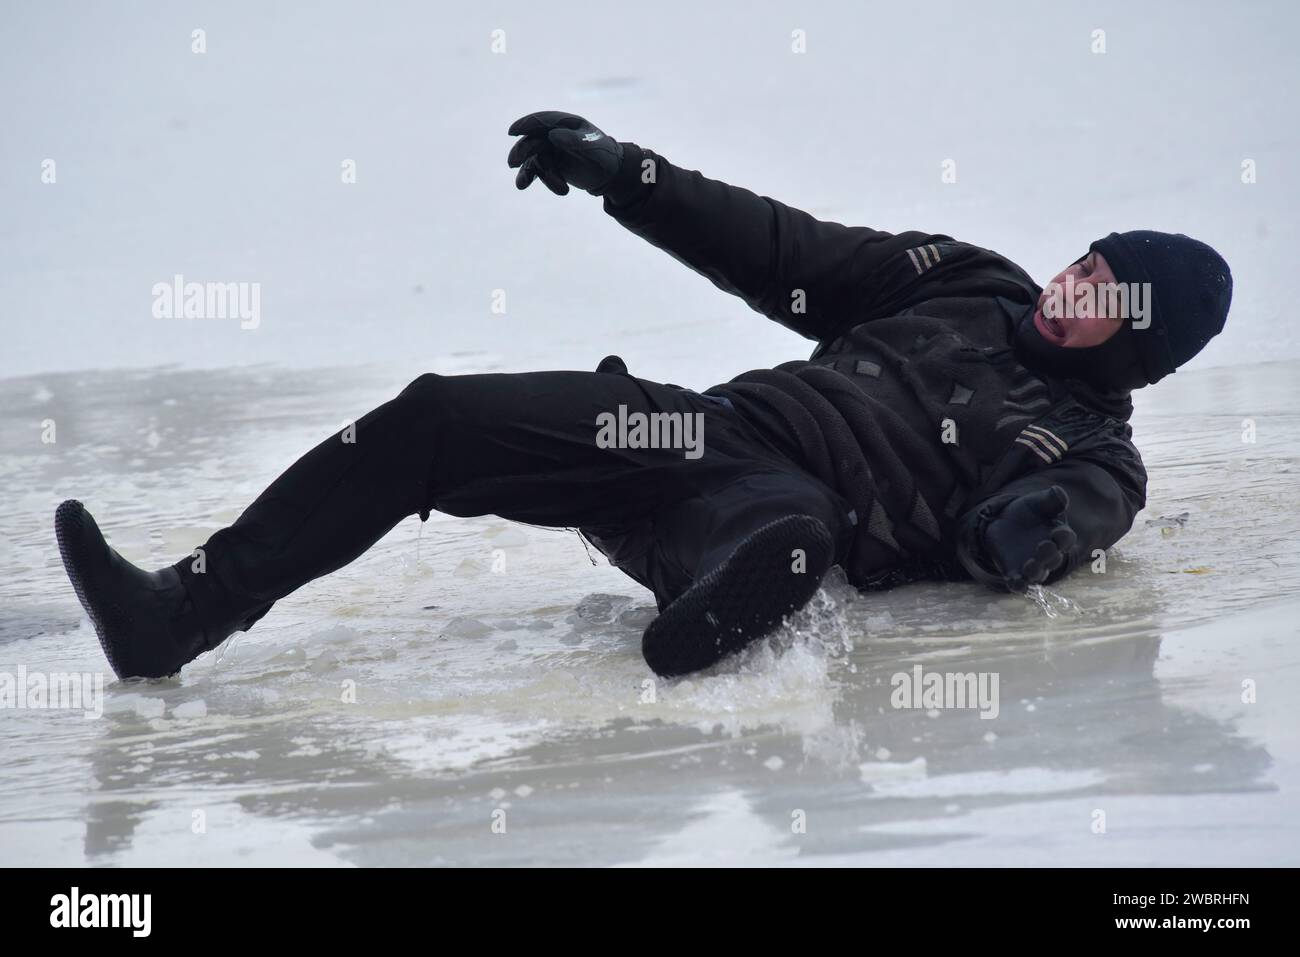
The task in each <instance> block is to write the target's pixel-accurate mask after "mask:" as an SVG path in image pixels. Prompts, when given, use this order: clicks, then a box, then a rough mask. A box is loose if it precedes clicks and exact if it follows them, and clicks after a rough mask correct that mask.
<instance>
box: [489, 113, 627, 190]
mask: <svg viewBox="0 0 1300 957" xmlns="http://www.w3.org/2000/svg"><path fill="white" fill-rule="evenodd" d="M509 132H510V135H511V136H522V137H523V139H521V140H517V141H516V142H515V145H514V146H513V147H512V148H511V150H510V156H509V158H508V159H507V161H506V162H508V163H509V164H510V168H511V169H516V168H517V169H518V170H519V175H517V176H516V177H515V185H516V186H518V187H519V188H520V189H527V188H528V186H529V184H531V183H532V181H533V180H534V179H535V178H536V179H540V180H541V181H542V182H543V183H545V184H546V185H547V187H548V188H549V189H550V191H551V192H552V193H555V194H556V195H559V196H563V195H564V194H565V193H567V192H568V191H569V185H570V184H572V185H574V186H577V187H578V188H579V189H585V190H586V191H587V192H589V193H593V194H595V195H597V196H599V195H600V192H601V190H602V189H604V188H605V187H606V186H608V185H609V184H610V182H611V181H612V180H613V179H614V175H615V174H616V173H617V172H618V171H619V167H620V166H621V165H622V163H623V145H622V144H621V143H619V142H618V140H615V139H611V138H610V137H609V136H607V135H605V133H603V132H602V131H600V130H598V129H596V127H594V126H592V125H591V124H590V123H589V122H587V121H586V120H584V119H583V118H582V117H581V116H574V115H573V114H572V113H559V112H556V111H555V110H543V111H542V112H541V113H529V114H528V115H527V116H524V117H520V118H519V119H517V120H515V121H514V122H513V123H511V124H510V131H509Z"/></svg>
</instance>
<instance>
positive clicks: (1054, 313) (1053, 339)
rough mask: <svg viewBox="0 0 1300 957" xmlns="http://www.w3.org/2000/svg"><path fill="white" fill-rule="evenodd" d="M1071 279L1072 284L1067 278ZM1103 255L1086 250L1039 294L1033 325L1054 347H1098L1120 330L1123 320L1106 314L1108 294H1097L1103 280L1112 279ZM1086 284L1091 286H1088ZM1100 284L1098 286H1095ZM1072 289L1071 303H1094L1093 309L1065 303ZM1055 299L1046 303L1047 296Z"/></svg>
mask: <svg viewBox="0 0 1300 957" xmlns="http://www.w3.org/2000/svg"><path fill="white" fill-rule="evenodd" d="M1070 277H1072V278H1073V285H1072V286H1071V285H1070V284H1068V283H1067V279H1068V278H1070ZM1115 281H1116V280H1115V274H1114V273H1113V272H1111V269H1110V264H1109V263H1107V262H1106V257H1104V256H1103V255H1102V254H1101V253H1099V252H1097V251H1095V250H1094V251H1092V252H1089V253H1088V255H1086V256H1084V257H1083V258H1082V259H1080V260H1079V261H1078V262H1077V263H1075V264H1074V265H1072V266H1070V267H1069V268H1067V269H1065V270H1063V271H1062V272H1060V273H1058V274H1057V275H1056V276H1055V277H1054V278H1053V279H1052V280H1051V282H1049V283H1048V284H1047V286H1046V288H1044V289H1043V294H1042V295H1041V296H1039V297H1038V307H1037V308H1036V309H1035V310H1034V327H1035V328H1036V329H1038V334H1039V335H1040V336H1042V337H1043V338H1044V339H1046V340H1047V341H1048V342H1050V343H1051V344H1052V345H1054V346H1064V347H1065V348H1067V349H1082V348H1084V347H1086V346H1099V345H1101V344H1102V343H1103V342H1105V341H1106V340H1107V339H1109V338H1110V337H1111V336H1113V335H1115V333H1117V332H1118V331H1119V327H1120V325H1121V324H1122V322H1123V320H1122V318H1121V317H1119V316H1114V317H1112V316H1109V315H1107V314H1106V313H1107V305H1108V300H1109V297H1107V296H1106V295H1099V293H1102V292H1103V290H1104V288H1105V287H1104V284H1105V283H1113V282H1115ZM1087 286H1092V287H1094V288H1091V289H1088V288H1085V287H1087ZM1097 287H1100V288H1097ZM1071 289H1073V294H1072V295H1073V302H1074V303H1084V302H1088V301H1091V302H1092V303H1095V304H1096V306H1095V307H1094V308H1091V309H1089V308H1083V309H1081V308H1075V307H1073V306H1071V305H1070V304H1068V303H1067V301H1066V300H1067V294H1068V293H1069V291H1070V290H1071ZM1053 297H1055V301H1054V302H1052V303H1050V304H1049V299H1052V298H1053Z"/></svg>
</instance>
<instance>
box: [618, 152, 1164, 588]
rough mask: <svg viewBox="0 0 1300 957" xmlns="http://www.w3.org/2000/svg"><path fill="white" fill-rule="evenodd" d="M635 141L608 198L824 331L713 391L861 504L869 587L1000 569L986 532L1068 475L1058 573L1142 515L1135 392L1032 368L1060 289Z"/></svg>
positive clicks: (722, 273) (727, 287)
mask: <svg viewBox="0 0 1300 957" xmlns="http://www.w3.org/2000/svg"><path fill="white" fill-rule="evenodd" d="M624 151H625V152H624V162H623V167H622V170H621V172H620V173H619V176H618V177H617V179H616V181H615V182H614V183H613V184H611V186H610V187H609V188H607V189H606V190H605V193H604V196H605V210H606V212H608V213H609V214H610V215H611V216H613V217H614V218H615V219H616V220H618V221H619V222H620V223H622V224H623V225H624V226H625V227H627V228H628V229H629V230H631V231H632V232H634V233H636V234H637V235H638V236H641V237H642V238H644V239H646V240H647V241H649V242H650V243H652V244H654V245H655V246H658V247H659V248H661V249H663V250H664V251H665V252H667V253H669V254H670V255H671V256H673V257H674V258H676V259H677V260H679V261H681V262H683V263H685V264H686V265H688V266H690V267H691V268H692V269H693V270H695V271H696V272H698V273H700V274H701V275H703V276H705V277H707V278H708V279H709V280H711V281H712V282H713V283H714V285H716V286H717V287H718V288H720V289H723V290H724V291H726V292H729V293H732V294H734V295H736V296H739V297H740V298H741V299H743V300H744V301H745V302H746V303H747V304H748V305H750V306H751V307H752V308H754V309H755V310H757V311H758V312H760V313H762V314H763V315H765V316H767V317H768V318H770V319H773V320H775V321H776V322H779V323H781V324H782V325H785V326H787V327H788V328H790V329H792V330H794V331H795V332H798V333H799V334H800V335H802V336H805V337H807V338H809V339H814V340H816V341H817V342H818V345H817V348H816V349H815V350H814V351H813V354H812V356H811V358H810V359H808V360H800V361H795V362H789V363H783V364H782V365H781V366H779V367H778V368H777V369H775V370H755V371H754V372H749V373H745V374H744V375H742V376H738V377H737V378H736V379H734V380H732V381H731V382H729V383H725V384H723V385H720V386H717V387H715V388H713V389H710V390H708V391H709V393H711V394H715V395H719V396H724V397H727V398H729V399H730V400H731V401H732V402H733V403H734V404H736V405H737V406H738V407H740V408H742V409H743V410H744V411H745V413H746V414H747V415H749V416H750V417H751V418H752V419H753V420H754V421H755V422H756V424H758V425H759V426H760V427H761V428H764V429H765V430H766V431H767V433H768V434H769V436H770V437H771V438H772V439H773V440H774V441H777V442H780V441H782V440H784V441H785V442H786V443H787V444H792V446H793V447H792V451H793V452H794V453H795V454H797V455H798V456H799V457H800V458H801V459H802V461H803V464H804V465H805V466H806V467H807V468H808V469H809V470H810V471H812V472H813V473H815V474H817V475H818V476H819V477H820V478H822V479H824V480H825V481H826V482H827V483H828V484H829V485H831V486H832V487H833V488H835V489H836V490H837V491H838V492H839V493H840V494H842V495H843V496H844V497H845V498H846V499H847V500H848V501H849V502H850V503H851V505H852V507H853V518H854V520H855V522H856V534H855V536H854V544H853V547H852V552H851V554H850V557H849V560H848V561H847V562H846V564H845V570H846V572H847V573H848V576H849V579H850V581H852V582H853V583H854V584H856V585H858V586H859V587H863V588H872V587H889V586H892V585H894V584H898V583H900V582H902V581H909V580H915V579H919V578H962V577H967V576H968V575H972V574H973V575H974V576H975V577H977V578H980V579H981V580H984V581H987V582H989V583H994V581H995V580H996V578H997V576H996V575H995V574H994V573H993V572H992V571H991V569H990V568H989V566H988V562H987V560H986V559H985V558H984V556H983V555H982V553H981V552H980V549H979V542H980V540H981V536H980V531H981V530H982V527H983V526H984V525H985V524H987V522H989V521H990V520H992V519H993V518H994V517H995V516H996V515H997V514H998V512H999V511H1000V510H1001V509H1002V508H1003V507H1004V506H1005V505H1006V503H1007V502H1009V501H1010V500H1012V499H1013V498H1015V497H1017V496H1019V495H1023V494H1025V493H1027V492H1033V491H1037V490H1040V489H1043V488H1046V487H1048V486H1051V485H1059V486H1061V487H1062V488H1063V489H1065V491H1066V492H1067V493H1068V494H1069V497H1070V505H1069V509H1068V513H1067V519H1068V521H1069V523H1070V525H1071V527H1072V528H1073V529H1074V531H1075V533H1076V534H1077V536H1078V543H1077V545H1076V546H1075V548H1074V549H1073V550H1072V552H1071V554H1070V555H1069V556H1068V558H1067V561H1066V563H1065V564H1064V565H1063V566H1062V567H1061V568H1060V569H1059V570H1058V571H1057V572H1056V573H1055V574H1054V575H1053V578H1056V577H1059V576H1060V575H1063V574H1065V573H1067V572H1068V571H1070V570H1072V569H1074V568H1076V567H1078V566H1079V565H1081V564H1084V563H1087V562H1089V561H1091V560H1092V558H1093V557H1094V556H1095V554H1096V553H1097V551H1098V550H1102V549H1106V548H1109V547H1110V546H1111V545H1113V544H1114V543H1115V542H1117V541H1118V540H1119V539H1120V538H1121V537H1122V536H1123V535H1124V534H1125V533H1126V532H1127V531H1128V530H1129V528H1130V527H1131V526H1132V523H1133V517H1134V515H1135V514H1136V513H1137V512H1138V511H1139V510H1140V509H1141V508H1142V507H1143V506H1144V504H1145V499H1146V480H1147V479H1146V471H1145V469H1144V468H1143V465H1142V460H1141V457H1140V456H1139V454H1138V451H1137V449H1136V448H1135V447H1134V446H1133V444H1132V442H1131V441H1130V439H1131V436H1132V430H1131V428H1130V427H1129V425H1128V418H1129V415H1130V414H1131V412H1132V405H1131V402H1130V401H1129V397H1128V394H1127V393H1122V394H1101V393H1098V392H1097V391H1095V390H1093V389H1091V388H1090V387H1088V386H1086V385H1085V384H1083V383H1080V382H1077V381H1072V380H1071V381H1060V380H1057V379H1054V378H1052V377H1049V376H1045V375H1042V374H1039V373H1036V372H1034V371H1033V370H1031V369H1028V368H1026V366H1025V365H1023V364H1022V362H1021V360H1020V358H1019V356H1018V355H1017V354H1016V352H1015V350H1014V348H1013V345H1012V343H1013V336H1012V330H1013V328H1014V323H1015V322H1016V321H1017V320H1019V319H1020V318H1021V317H1022V316H1024V315H1025V312H1026V310H1031V309H1033V308H1034V307H1035V304H1036V303H1037V300H1038V297H1039V295H1040V293H1041V292H1042V290H1041V288H1040V287H1039V286H1038V285H1036V284H1035V283H1034V281H1033V280H1032V279H1031V278H1030V277H1029V276H1028V275H1027V274H1026V273H1025V272H1024V270H1022V269H1021V268H1020V267H1019V266H1017V265H1015V264H1014V263H1012V262H1011V261H1009V260H1008V259H1006V258H1005V257H1003V256H1000V255H998V254H997V253H995V252H992V251H990V250H987V249H982V248H980V247H978V246H973V245H970V244H968V243H962V242H958V241H956V240H954V239H952V238H951V237H949V236H944V235H940V234H931V233H924V232H917V231H908V232H902V233H897V234H891V233H887V232H882V231H879V230H874V229H868V228H866V227H861V226H856V227H850V226H843V225H841V224H839V223H833V222H823V221H821V220H818V219H815V218H814V217H812V216H810V215H808V214H807V213H805V212H802V211H800V210H797V209H793V208H791V207H789V206H786V205H784V204H783V203H780V202H777V201H776V200H773V199H769V198H767V197H760V196H758V195H756V194H754V193H752V192H750V191H749V190H746V189H741V188H738V187H735V186H730V185H727V184H726V183H722V182H718V181H716V180H712V179H709V178H707V177H705V176H702V175H701V174H700V173H698V172H695V171H693V170H687V169H682V168H679V167H676V166H673V165H672V164H671V163H669V162H668V161H667V160H665V159H664V158H663V157H661V156H658V155H656V154H654V153H652V152H650V151H649V150H644V149H642V148H640V147H638V146H636V145H635V144H632V143H625V144H624ZM959 543H962V544H964V548H963V549H958V547H957V546H958V544H959ZM959 551H960V552H964V553H965V554H966V558H965V560H964V561H963V562H959V561H958V553H959Z"/></svg>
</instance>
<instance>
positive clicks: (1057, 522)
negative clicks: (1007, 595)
mask: <svg viewBox="0 0 1300 957" xmlns="http://www.w3.org/2000/svg"><path fill="white" fill-rule="evenodd" d="M1069 504H1070V496H1068V495H1067V494H1065V489H1063V488H1061V486H1059V485H1053V486H1051V487H1050V488H1045V489H1043V490H1042V491H1041V492H1030V493H1029V494H1027V495H1021V496H1019V497H1018V498H1014V499H1012V500H1011V501H1009V502H1007V503H1006V504H1005V505H1004V506H1003V507H1002V509H1001V510H1000V511H999V512H997V514H996V515H991V516H990V515H985V514H979V513H977V514H976V515H974V516H972V517H971V521H970V524H969V525H968V526H967V534H966V535H962V536H959V544H958V547H957V555H958V558H960V559H961V562H962V564H963V565H965V566H966V568H967V570H968V571H969V572H970V573H971V574H972V575H973V576H974V577H975V578H976V579H977V580H979V581H982V582H984V583H985V584H1001V585H1005V586H1006V587H1007V588H1010V589H1011V590H1012V591H1024V590H1025V589H1026V588H1027V587H1029V586H1030V585H1041V584H1042V583H1043V582H1045V581H1046V580H1047V579H1048V577H1049V576H1050V575H1051V574H1052V572H1054V571H1056V569H1058V568H1060V567H1061V564H1062V563H1063V562H1064V561H1065V560H1066V557H1067V556H1068V555H1069V553H1070V550H1071V549H1072V548H1074V546H1075V543H1076V542H1077V541H1078V536H1077V535H1075V534H1074V529H1072V528H1070V525H1069V522H1067V521H1066V517H1065V510H1066V508H1067V507H1069ZM982 511H983V510H981V512H982Z"/></svg>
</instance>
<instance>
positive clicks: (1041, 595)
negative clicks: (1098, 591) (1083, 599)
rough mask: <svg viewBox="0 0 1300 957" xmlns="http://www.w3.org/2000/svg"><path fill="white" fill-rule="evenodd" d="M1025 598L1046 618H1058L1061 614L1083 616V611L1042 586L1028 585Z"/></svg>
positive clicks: (1067, 599)
mask: <svg viewBox="0 0 1300 957" xmlns="http://www.w3.org/2000/svg"><path fill="white" fill-rule="evenodd" d="M1025 597H1026V598H1028V599H1029V600H1030V601H1032V602H1033V603H1034V604H1035V605H1037V606H1038V610H1039V611H1041V612H1042V613H1043V614H1044V615H1045V616H1046V617H1048V618H1059V617H1061V615H1062V614H1070V615H1082V614H1083V609H1082V608H1080V607H1079V606H1078V604H1076V603H1075V602H1074V601H1072V600H1071V599H1069V598H1066V597H1065V596H1064V595H1062V594H1059V593H1058V592H1054V591H1051V590H1049V589H1046V588H1044V587H1043V586H1042V585H1030V586H1029V589H1028V590H1027V591H1026V592H1025Z"/></svg>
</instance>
